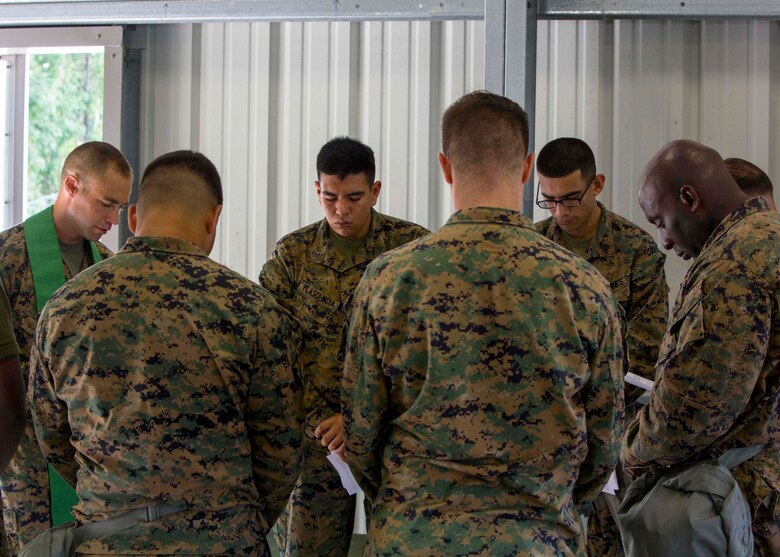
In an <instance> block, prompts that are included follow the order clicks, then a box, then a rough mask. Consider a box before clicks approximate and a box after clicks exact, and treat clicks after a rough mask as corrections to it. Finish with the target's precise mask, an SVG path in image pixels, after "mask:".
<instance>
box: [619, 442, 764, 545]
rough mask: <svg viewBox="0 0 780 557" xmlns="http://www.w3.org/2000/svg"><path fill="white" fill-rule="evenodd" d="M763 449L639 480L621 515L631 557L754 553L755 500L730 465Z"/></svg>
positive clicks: (737, 452) (738, 451)
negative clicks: (752, 506)
mask: <svg viewBox="0 0 780 557" xmlns="http://www.w3.org/2000/svg"><path fill="white" fill-rule="evenodd" d="M762 448H763V445H756V446H753V447H746V448H739V449H732V450H731V451H729V452H727V453H726V454H724V455H723V456H722V457H721V458H719V459H710V460H704V461H699V462H693V463H685V464H680V465H677V466H672V467H671V468H669V469H667V470H660V472H659V471H654V472H650V473H648V474H645V475H644V476H641V477H640V478H638V479H637V480H636V481H634V482H633V483H632V484H631V485H630V486H629V487H628V489H627V490H626V494H625V496H624V498H623V501H622V502H621V503H620V506H619V507H618V510H617V515H616V520H617V523H618V526H619V527H620V534H621V536H622V538H623V549H624V551H625V553H626V557H752V555H753V530H752V528H751V522H752V520H751V516H750V505H749V504H748V502H747V500H746V499H745V496H744V495H743V493H742V491H741V490H740V488H739V485H738V484H737V482H736V480H735V479H734V476H732V475H731V472H730V471H729V470H730V469H731V468H733V467H734V466H737V465H738V464H741V463H742V462H744V461H746V460H748V459H750V458H752V457H753V456H755V455H756V454H758V452H759V451H760V450H761V449H762Z"/></svg>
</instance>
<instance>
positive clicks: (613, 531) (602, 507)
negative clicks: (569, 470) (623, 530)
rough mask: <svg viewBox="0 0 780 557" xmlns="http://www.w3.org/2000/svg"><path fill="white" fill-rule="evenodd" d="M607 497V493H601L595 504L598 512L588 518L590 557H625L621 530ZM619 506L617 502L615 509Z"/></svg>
mask: <svg viewBox="0 0 780 557" xmlns="http://www.w3.org/2000/svg"><path fill="white" fill-rule="evenodd" d="M607 497H608V496H607V495H606V494H605V493H599V496H598V497H597V498H596V501H595V502H594V506H595V507H596V512H595V513H593V514H591V515H589V516H588V540H587V541H588V555H589V557H624V555H625V553H624V552H623V541H622V539H621V537H620V529H619V528H618V525H617V522H615V518H614V516H613V515H612V512H613V511H612V510H610V508H609V506H608V504H607ZM613 497H614V496H613ZM615 501H616V499H615ZM617 505H618V503H617V502H615V507H617Z"/></svg>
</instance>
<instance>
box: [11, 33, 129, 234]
mask: <svg viewBox="0 0 780 557" xmlns="http://www.w3.org/2000/svg"><path fill="white" fill-rule="evenodd" d="M122 38H123V29H122V27H119V26H111V27H106V26H102V27H47V28H24V29H0V64H3V66H0V71H2V72H3V77H0V87H3V90H2V91H0V97H2V96H5V97H6V98H7V99H8V101H9V102H8V103H7V104H6V107H7V109H6V111H5V113H4V115H0V125H2V126H3V128H4V129H2V130H0V133H2V140H3V143H2V149H0V157H2V158H3V160H2V161H0V179H1V180H2V181H3V188H2V202H3V207H2V211H3V214H2V216H3V222H4V223H5V228H7V227H9V226H11V225H13V224H16V223H19V222H21V221H22V220H23V218H24V213H23V210H24V197H23V193H24V183H23V177H24V169H25V167H26V164H27V149H26V146H27V137H26V136H25V135H24V134H25V131H26V126H25V117H26V114H27V105H28V98H27V81H28V75H27V67H28V65H29V64H28V63H27V55H28V54H37V53H42V52H46V53H51V52H57V51H58V50H60V49H61V50H62V51H63V52H73V51H74V50H75V49H79V48H84V49H86V50H88V49H94V48H103V49H104V65H103V68H104V69H103V78H104V80H103V141H106V142H108V143H111V144H112V145H115V146H116V147H119V142H120V133H121V123H122ZM6 66H10V67H6ZM118 234H119V230H118V227H114V228H112V229H111V232H109V233H108V234H107V235H106V236H104V238H103V240H102V241H103V242H104V243H106V244H107V245H108V246H109V247H112V248H116V247H118V246H117V244H118V243H119V236H118Z"/></svg>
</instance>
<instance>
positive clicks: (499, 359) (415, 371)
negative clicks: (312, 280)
mask: <svg viewBox="0 0 780 557" xmlns="http://www.w3.org/2000/svg"><path fill="white" fill-rule="evenodd" d="M621 327H622V321H621V315H620V308H619V307H618V305H617V303H616V301H615V299H614V297H613V296H612V293H611V292H610V290H609V285H608V284H607V282H606V281H605V280H604V278H603V277H602V276H601V275H599V274H598V273H597V272H596V270H595V269H594V268H593V267H592V266H591V265H590V264H588V263H587V262H585V261H584V260H582V259H580V258H578V257H576V256H574V255H573V254H571V253H570V252H568V251H567V250H565V249H563V248H561V247H560V246H558V245H557V244H555V243H553V242H551V241H550V240H548V239H546V238H544V237H542V236H541V235H540V234H538V233H536V232H535V231H534V228H533V224H532V223H531V221H530V220H529V219H528V218H527V217H525V216H523V215H521V214H520V213H517V212H514V211H509V210H504V209H494V208H472V209H465V210H463V211H460V212H458V213H456V214H454V215H453V216H452V217H451V218H450V220H449V221H448V222H447V224H445V225H444V227H443V228H441V229H440V230H439V231H438V232H434V233H432V234H431V235H429V236H428V237H426V238H422V239H420V240H417V241H415V242H412V243H410V244H408V245H406V246H404V247H402V248H399V249H397V250H395V251H393V252H391V253H389V254H386V255H384V256H381V257H379V258H377V260H375V261H374V262H373V263H372V264H371V265H369V267H368V269H367V270H366V274H365V276H364V278H363V280H362V281H361V283H360V285H359V286H358V288H357V290H356V291H355V296H354V300H353V310H352V314H351V318H350V325H349V331H348V333H347V342H348V345H347V346H348V347H347V356H346V361H345V367H344V399H343V403H342V404H343V408H344V431H345V435H346V443H347V454H348V456H349V462H350V467H351V468H352V470H353V471H354V472H355V474H356V476H357V478H358V481H359V483H360V484H361V486H362V487H363V490H364V491H365V493H366V497H367V498H368V499H369V500H370V501H371V502H372V503H373V508H372V515H371V524H370V527H369V533H368V541H367V548H366V553H365V554H366V555H372V556H373V555H381V556H385V555H403V556H405V557H414V556H426V557H428V556H431V555H436V556H438V555H442V556H444V555H456V554H457V555H496V556H498V555H501V556H504V555H512V556H515V555H533V556H572V555H577V556H584V555H585V537H584V532H583V528H582V523H581V521H580V517H579V513H578V508H579V507H581V506H584V505H587V504H589V503H590V502H591V501H593V499H594V498H595V497H596V495H597V494H598V493H599V492H600V491H601V489H602V487H603V486H604V484H605V483H606V482H607V479H608V477H609V474H610V472H611V471H612V469H613V468H614V466H615V463H616V462H617V456H618V449H619V442H620V436H621V434H622V432H623V427H622V425H623V424H622V420H623V411H624V401H623V373H624V367H625V365H624V344H623V338H622V331H621Z"/></svg>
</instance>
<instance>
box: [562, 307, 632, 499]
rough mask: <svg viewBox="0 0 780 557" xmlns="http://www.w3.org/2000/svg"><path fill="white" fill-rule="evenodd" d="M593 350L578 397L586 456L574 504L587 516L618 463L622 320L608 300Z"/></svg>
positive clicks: (623, 358)
mask: <svg viewBox="0 0 780 557" xmlns="http://www.w3.org/2000/svg"><path fill="white" fill-rule="evenodd" d="M605 315H606V319H605V320H604V323H603V324H602V330H601V333H600V337H599V339H598V344H597V345H596V346H595V349H594V350H592V351H589V352H590V354H589V356H590V370H591V376H590V381H589V382H588V384H587V386H586V387H585V389H583V391H582V392H581V393H580V399H581V400H582V403H583V406H584V408H585V420H586V424H587V442H588V455H587V457H586V459H585V462H583V465H582V467H581V469H580V474H579V476H578V477H577V483H576V485H575V486H574V503H575V505H577V506H578V507H579V509H580V512H584V513H587V511H588V508H587V507H588V504H589V503H591V502H593V500H594V499H595V498H596V497H597V496H598V494H599V493H600V492H601V490H602V489H603V488H604V485H606V483H607V480H609V476H610V474H611V473H612V471H613V470H614V469H615V465H616V464H617V461H618V451H619V449H620V438H621V437H622V435H623V425H624V424H623V419H624V413H625V401H624V398H623V375H624V373H625V368H626V367H627V360H626V351H625V342H624V340H623V320H622V316H621V313H620V308H619V306H618V305H617V302H615V301H614V300H610V302H609V304H608V306H607V311H605Z"/></svg>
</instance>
